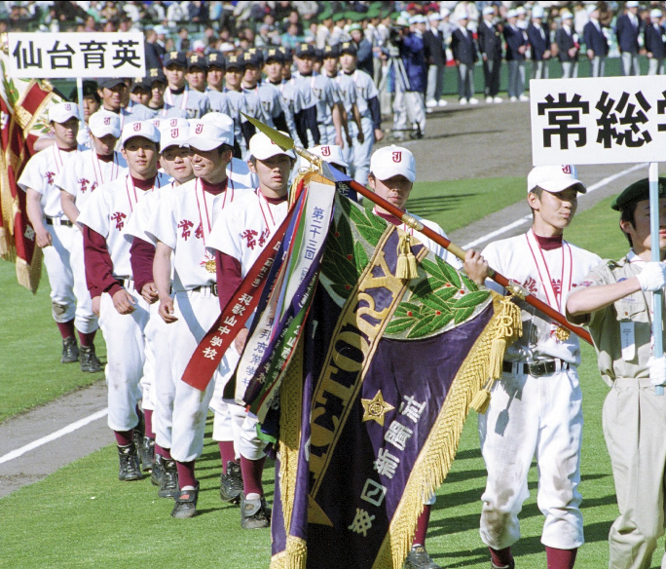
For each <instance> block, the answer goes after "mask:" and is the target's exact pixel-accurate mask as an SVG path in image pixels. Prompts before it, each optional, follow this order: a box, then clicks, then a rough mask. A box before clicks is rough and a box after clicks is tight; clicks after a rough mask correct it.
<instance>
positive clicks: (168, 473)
mask: <svg viewBox="0 0 666 569" xmlns="http://www.w3.org/2000/svg"><path fill="white" fill-rule="evenodd" d="M161 463H162V482H161V484H160V489H159V490H158V491H157V495H158V496H159V497H160V498H175V497H176V496H178V468H176V461H175V460H173V459H171V458H162V460H161Z"/></svg>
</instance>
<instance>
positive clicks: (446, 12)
mask: <svg viewBox="0 0 666 569" xmlns="http://www.w3.org/2000/svg"><path fill="white" fill-rule="evenodd" d="M439 13H440V14H441V16H442V20H443V19H444V18H446V17H447V16H449V15H450V14H451V10H449V9H448V8H442V9H441V10H440V12H439Z"/></svg>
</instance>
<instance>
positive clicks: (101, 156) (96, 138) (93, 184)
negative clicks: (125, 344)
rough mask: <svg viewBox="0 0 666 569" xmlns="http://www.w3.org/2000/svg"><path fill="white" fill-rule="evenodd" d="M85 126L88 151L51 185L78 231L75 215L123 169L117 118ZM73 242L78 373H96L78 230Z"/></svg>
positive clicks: (100, 115)
mask: <svg viewBox="0 0 666 569" xmlns="http://www.w3.org/2000/svg"><path fill="white" fill-rule="evenodd" d="M88 126H89V128H90V139H91V145H92V148H90V149H89V150H84V151H82V152H77V153H76V154H75V155H74V156H73V157H72V159H71V160H70V161H69V162H68V163H67V168H63V169H62V170H61V171H60V173H59V174H58V175H57V176H56V179H55V182H54V184H55V186H56V187H58V188H59V189H60V203H61V207H62V210H63V212H64V213H65V215H66V216H67V217H68V218H69V220H70V221H71V222H72V224H73V227H74V228H76V229H81V226H80V225H78V224H77V219H78V217H79V212H80V210H81V209H82V208H83V206H84V205H85V203H86V201H87V200H88V198H89V197H90V195H92V192H94V191H95V190H96V189H97V188H98V187H99V186H101V185H102V184H104V183H106V182H111V181H113V180H115V179H116V178H117V177H118V176H120V175H121V174H123V173H124V172H125V170H126V168H127V163H126V162H125V159H124V158H123V157H122V155H121V154H120V153H119V152H115V151H114V148H115V146H116V143H117V141H118V139H119V138H120V117H119V116H118V115H117V114H115V113H112V112H110V111H104V110H102V111H98V112H96V113H94V114H93V115H92V116H91V117H90V121H89V125H88ZM73 240H74V243H73V246H72V249H71V250H70V256H69V260H70V266H71V270H72V276H73V279H74V290H75V294H76V298H77V300H78V303H79V304H80V305H81V306H82V307H83V308H85V320H84V322H85V324H84V327H85V330H83V331H84V332H85V334H84V337H85V338H86V341H84V340H83V338H82V339H81V353H80V359H81V361H80V365H81V371H85V372H90V373H97V372H99V371H101V369H102V368H101V364H100V362H99V360H98V359H97V355H96V354H95V345H94V344H93V343H92V338H94V336H95V333H96V331H97V327H98V326H97V317H96V316H95V315H94V314H93V312H92V300H91V298H90V293H89V292H88V287H87V285H86V272H85V266H84V262H83V235H82V233H81V231H76V232H75V233H74V237H73ZM79 332H81V329H79Z"/></svg>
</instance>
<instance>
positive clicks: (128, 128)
mask: <svg viewBox="0 0 666 569" xmlns="http://www.w3.org/2000/svg"><path fill="white" fill-rule="evenodd" d="M139 136H140V137H143V138H147V139H148V140H150V141H151V142H154V143H155V144H159V143H160V131H159V130H157V128H155V125H154V124H153V121H134V122H131V123H129V124H126V125H125V126H124V127H123V132H122V137H121V143H122V146H125V144H126V143H127V141H128V140H129V139H130V138H135V137H139Z"/></svg>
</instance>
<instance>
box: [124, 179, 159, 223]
mask: <svg viewBox="0 0 666 569" xmlns="http://www.w3.org/2000/svg"><path fill="white" fill-rule="evenodd" d="M130 184H131V185H132V189H131V191H130ZM160 187H162V184H161V183H160V177H159V174H158V175H157V176H155V182H153V187H152V188H150V189H149V190H146V192H152V191H153V190H155V189H157V188H160ZM125 190H126V191H127V201H128V203H129V207H130V213H134V204H135V203H137V202H138V201H139V195H138V194H137V191H136V186H135V185H134V180H132V176H130V175H129V174H127V177H126V178H125ZM132 195H134V201H132Z"/></svg>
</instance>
